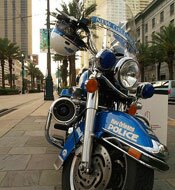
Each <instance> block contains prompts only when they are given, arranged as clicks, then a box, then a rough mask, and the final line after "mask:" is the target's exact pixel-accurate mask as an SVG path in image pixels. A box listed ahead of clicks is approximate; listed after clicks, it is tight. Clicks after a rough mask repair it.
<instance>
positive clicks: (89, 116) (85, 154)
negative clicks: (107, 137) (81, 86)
mask: <svg viewBox="0 0 175 190" xmlns="http://www.w3.org/2000/svg"><path fill="white" fill-rule="evenodd" d="M87 97H88V98H87V105H86V108H87V111H86V121H85V131H84V140H83V150H82V163H81V164H80V169H82V170H85V171H86V172H89V171H90V167H91V156H92V148H93V136H94V121H95V115H96V111H97V108H98V90H96V92H95V93H88V96H87Z"/></svg>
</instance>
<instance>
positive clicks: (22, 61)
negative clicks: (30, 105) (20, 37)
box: [21, 53, 25, 94]
mask: <svg viewBox="0 0 175 190" xmlns="http://www.w3.org/2000/svg"><path fill="white" fill-rule="evenodd" d="M24 57H25V55H24V54H23V53H22V55H21V63H22V65H21V70H22V72H21V76H22V90H21V92H22V94H25V90H24Z"/></svg>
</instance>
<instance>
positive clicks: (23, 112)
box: [0, 93, 175, 190]
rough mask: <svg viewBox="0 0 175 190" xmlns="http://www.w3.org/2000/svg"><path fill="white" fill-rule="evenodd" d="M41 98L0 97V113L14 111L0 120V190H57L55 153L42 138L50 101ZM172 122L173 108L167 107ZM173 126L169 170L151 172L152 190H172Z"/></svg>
mask: <svg viewBox="0 0 175 190" xmlns="http://www.w3.org/2000/svg"><path fill="white" fill-rule="evenodd" d="M43 99H44V98H43V94H42V93H40V94H25V95H16V96H0V105H1V106H0V107H1V109H5V108H6V109H10V108H12V107H13V108H14V107H15V108H16V109H15V110H14V111H12V112H10V113H8V114H5V115H3V116H0V190H61V171H55V169H54V167H53V163H54V162H55V160H56V157H57V155H58V150H57V149H56V148H55V147H53V146H52V145H50V144H49V143H48V142H47V141H46V139H45V136H44V126H45V122H46V117H47V112H48V109H49V106H50V105H51V103H52V101H44V100H43ZM168 108H169V114H168V115H169V118H170V117H171V121H173V122H174V121H175V120H173V118H175V117H174V116H175V113H174V109H175V104H169V106H168ZM174 129H175V128H174V125H172V126H169V127H168V149H169V151H170V158H169V160H168V163H169V166H170V170H169V171H167V172H165V173H160V172H157V171H156V172H155V181H154V189H153V190H165V189H166V190H174V189H175V167H174V164H175V161H174V159H175V155H174V138H175V130H174Z"/></svg>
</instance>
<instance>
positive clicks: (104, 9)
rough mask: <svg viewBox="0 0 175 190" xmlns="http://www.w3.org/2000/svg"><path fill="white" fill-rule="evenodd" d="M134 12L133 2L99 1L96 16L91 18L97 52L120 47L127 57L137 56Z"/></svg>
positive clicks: (122, 0) (121, 0)
mask: <svg viewBox="0 0 175 190" xmlns="http://www.w3.org/2000/svg"><path fill="white" fill-rule="evenodd" d="M130 5H132V8H131V6H130ZM134 10H135V9H134V5H133V2H131V1H129V0H128V1H127V0H125V1H124V0H117V1H116V0H103V1H101V0H98V1H97V7H96V14H95V16H93V17H92V18H91V33H92V35H93V42H94V46H95V47H96V50H97V51H100V50H102V49H105V48H108V49H114V50H115V49H118V47H120V48H123V50H124V53H125V55H127V54H129V56H131V55H132V56H135V53H136V44H135V39H136V27H135V21H134V16H133V11H134ZM116 53H117V52H116Z"/></svg>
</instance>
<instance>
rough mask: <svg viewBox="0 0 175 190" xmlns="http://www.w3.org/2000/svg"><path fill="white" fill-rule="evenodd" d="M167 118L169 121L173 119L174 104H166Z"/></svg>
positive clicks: (174, 117) (174, 114)
mask: <svg viewBox="0 0 175 190" xmlns="http://www.w3.org/2000/svg"><path fill="white" fill-rule="evenodd" d="M168 117H169V119H175V102H171V103H169V104H168Z"/></svg>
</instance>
